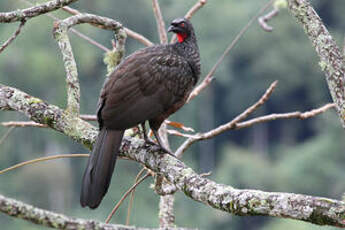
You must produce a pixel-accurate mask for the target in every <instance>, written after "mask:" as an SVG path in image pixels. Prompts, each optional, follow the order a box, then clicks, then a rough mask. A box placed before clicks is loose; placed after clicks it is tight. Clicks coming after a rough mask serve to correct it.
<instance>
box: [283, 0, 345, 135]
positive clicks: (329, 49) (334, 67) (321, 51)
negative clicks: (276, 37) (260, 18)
mask: <svg viewBox="0 0 345 230" xmlns="http://www.w3.org/2000/svg"><path fill="white" fill-rule="evenodd" d="M288 4H289V10H290V12H291V13H292V15H293V16H294V17H295V18H296V19H297V21H298V22H299V23H300V24H301V25H302V26H303V28H304V30H305V32H306V34H307V36H308V38H309V39H310V41H311V42H312V44H313V46H314V48H315V50H316V52H317V54H318V56H319V57H320V62H319V64H320V67H321V69H322V71H323V72H324V73H325V74H326V79H327V83H328V87H329V90H330V92H331V95H332V99H333V101H334V102H335V103H336V105H337V111H338V115H339V116H340V119H341V121H342V124H343V127H344V128H345V92H344V87H345V84H344V83H345V63H344V57H343V55H342V52H341V49H340V48H339V47H338V46H337V44H336V43H335V41H334V39H333V38H332V36H331V35H330V33H329V32H328V30H327V28H326V27H325V25H324V24H323V22H322V20H321V18H320V17H319V16H318V15H317V13H316V12H315V10H314V9H313V7H312V6H311V4H310V2H309V1H308V0H289V1H288Z"/></svg>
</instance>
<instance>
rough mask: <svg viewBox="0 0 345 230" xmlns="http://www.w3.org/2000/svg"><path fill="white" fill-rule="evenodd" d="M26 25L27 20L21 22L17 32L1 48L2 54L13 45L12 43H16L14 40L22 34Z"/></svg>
mask: <svg viewBox="0 0 345 230" xmlns="http://www.w3.org/2000/svg"><path fill="white" fill-rule="evenodd" d="M25 23H26V20H25V19H23V20H22V21H21V22H20V24H19V26H18V29H17V30H16V32H14V34H13V35H12V36H11V37H10V38H9V39H8V40H7V41H6V42H4V44H3V45H2V46H1V47H0V53H1V52H2V51H4V49H6V47H7V46H8V45H9V44H11V42H13V41H14V39H16V37H17V36H18V35H19V34H20V32H21V30H22V28H23V26H24V25H25Z"/></svg>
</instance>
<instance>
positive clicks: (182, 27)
mask: <svg viewBox="0 0 345 230" xmlns="http://www.w3.org/2000/svg"><path fill="white" fill-rule="evenodd" d="M193 31H194V29H193V26H192V23H191V22H190V21H189V20H188V19H186V18H176V19H174V20H173V21H172V22H171V23H170V27H169V28H168V32H174V33H175V34H176V36H177V39H178V42H180V43H181V42H183V41H185V40H186V39H187V38H188V37H190V36H194V32H193Z"/></svg>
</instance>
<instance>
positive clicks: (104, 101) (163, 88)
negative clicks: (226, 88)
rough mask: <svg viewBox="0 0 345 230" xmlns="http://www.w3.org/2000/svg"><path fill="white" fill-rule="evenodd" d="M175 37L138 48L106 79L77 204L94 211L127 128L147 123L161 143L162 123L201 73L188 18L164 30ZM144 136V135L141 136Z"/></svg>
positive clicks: (101, 197) (183, 102)
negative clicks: (159, 131)
mask: <svg viewBox="0 0 345 230" xmlns="http://www.w3.org/2000/svg"><path fill="white" fill-rule="evenodd" d="M168 31H169V32H174V33H176V35H177V38H178V41H177V42H176V43H174V44H169V45H157V46H153V47H148V48H145V49H141V50H138V51H137V52H135V53H133V54H132V55H130V56H128V57H127V58H126V59H125V60H124V61H123V62H122V63H121V64H120V65H118V66H117V68H116V69H115V70H114V72H113V73H112V74H111V75H110V76H109V77H108V79H107V80H106V81H105V83H104V86H103V89H102V91H101V94H100V98H99V102H98V109H97V118H98V123H99V129H100V131H99V134H98V137H97V140H96V143H95V145H94V146H93V151H92V154H91V156H90V158H89V160H88V163H87V166H86V170H85V173H84V177H83V182H82V188H81V196H80V203H81V205H82V206H83V207H85V206H89V207H90V208H92V209H94V208H97V207H98V205H99V204H100V202H101V200H102V199H103V196H104V195H105V193H106V192H107V190H108V187H109V184H110V180H111V177H112V174H113V171H114V166H115V162H116V157H117V154H118V151H119V148H120V145H121V141H122V138H123V134H124V132H125V130H126V129H128V128H131V127H134V126H136V125H138V124H141V125H142V126H143V129H144V130H145V128H144V127H145V121H148V122H149V125H150V127H151V129H152V131H153V133H154V135H155V137H156V139H157V141H158V143H159V145H160V146H161V147H162V145H161V140H160V138H159V135H158V132H157V131H158V129H159V127H160V126H161V124H162V122H163V121H164V120H165V119H166V118H167V117H169V115H171V114H172V113H174V112H176V111H177V110H178V109H179V108H181V106H183V105H184V104H185V102H186V100H187V98H188V96H189V94H190V92H191V91H192V88H193V87H194V86H195V84H196V83H197V81H198V79H199V76H200V57H199V48H198V45H197V40H196V37H195V34H194V29H193V26H192V24H191V23H190V22H189V20H187V19H185V18H178V19H175V20H173V21H172V23H171V26H170V27H169V29H168ZM145 139H146V136H145Z"/></svg>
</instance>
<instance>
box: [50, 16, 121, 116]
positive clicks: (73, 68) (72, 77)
mask: <svg viewBox="0 0 345 230" xmlns="http://www.w3.org/2000/svg"><path fill="white" fill-rule="evenodd" d="M81 23H89V24H92V25H96V26H97V27H100V28H102V29H107V30H112V31H114V33H115V36H116V38H117V41H118V46H117V47H115V49H114V51H110V52H108V53H107V57H111V58H109V59H108V60H111V62H109V63H107V64H108V66H107V68H108V71H109V72H112V69H113V68H114V66H116V65H117V64H118V63H119V62H120V60H121V59H122V57H123V56H124V44H125V40H126V33H125V32H124V30H123V28H122V25H121V23H119V22H117V21H115V20H113V19H110V18H106V17H101V16H97V15H92V14H78V15H75V16H71V17H68V18H66V19H64V20H61V21H59V22H57V23H56V24H55V26H54V37H55V39H56V40H57V42H58V44H59V47H60V50H61V52H62V56H63V61H64V65H65V70H66V74H67V77H66V81H67V111H68V112H69V113H72V114H76V115H79V100H80V87H79V80H78V73H77V65H76V63H75V60H74V57H73V52H72V47H71V44H70V42H69V38H68V35H67V32H68V29H69V28H71V27H72V26H74V25H77V24H81Z"/></svg>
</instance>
